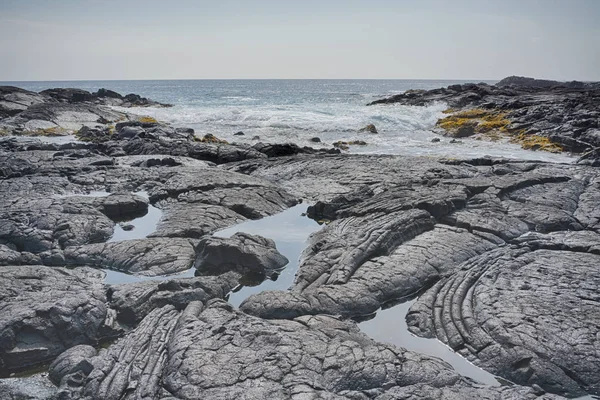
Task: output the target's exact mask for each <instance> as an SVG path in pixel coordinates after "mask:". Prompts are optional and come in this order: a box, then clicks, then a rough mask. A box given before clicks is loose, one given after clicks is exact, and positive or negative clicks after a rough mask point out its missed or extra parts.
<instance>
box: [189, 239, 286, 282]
mask: <svg viewBox="0 0 600 400" xmlns="http://www.w3.org/2000/svg"><path fill="white" fill-rule="evenodd" d="M197 254H198V256H197V258H196V261H195V263H194V267H195V268H196V275H220V274H222V273H223V272H227V271H235V272H238V273H240V274H242V275H247V274H249V275H252V276H260V277H262V279H261V280H264V279H265V278H266V277H267V276H270V275H271V274H273V272H275V271H277V270H280V269H281V268H283V267H285V266H286V265H287V263H288V262H289V260H288V259H287V258H286V257H285V256H283V255H282V254H281V253H279V252H278V251H277V248H276V246H275V242H274V241H273V240H271V239H267V238H264V237H262V236H258V235H249V234H247V233H242V232H238V233H235V234H234V235H233V236H231V237H230V238H221V237H215V236H212V237H207V238H204V239H202V240H201V241H200V243H199V244H198V248H197Z"/></svg>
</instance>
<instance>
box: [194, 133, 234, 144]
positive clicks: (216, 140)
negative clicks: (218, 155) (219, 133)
mask: <svg viewBox="0 0 600 400" xmlns="http://www.w3.org/2000/svg"><path fill="white" fill-rule="evenodd" d="M196 141H198V142H202V143H217V144H220V143H222V144H227V140H224V139H219V138H218V137H216V136H215V135H213V134H212V133H207V134H206V135H204V136H203V137H202V138H200V139H196Z"/></svg>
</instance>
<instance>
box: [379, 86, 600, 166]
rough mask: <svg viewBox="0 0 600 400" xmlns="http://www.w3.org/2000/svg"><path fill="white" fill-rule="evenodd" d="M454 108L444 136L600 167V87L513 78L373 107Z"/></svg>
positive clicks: (441, 124) (409, 94)
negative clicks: (576, 157)
mask: <svg viewBox="0 0 600 400" xmlns="http://www.w3.org/2000/svg"><path fill="white" fill-rule="evenodd" d="M434 102H443V103H445V104H447V105H448V109H447V110H446V113H447V114H448V116H447V117H446V118H443V119H440V120H439V121H438V124H437V128H438V131H439V132H441V133H442V134H446V135H449V136H454V137H468V136H475V137H479V138H481V137H484V138H487V139H490V140H498V139H500V138H502V137H506V138H509V139H510V140H511V141H513V142H514V143H518V144H520V145H522V146H523V148H525V149H531V150H547V151H553V152H560V151H567V152H572V153H576V154H580V155H581V156H582V161H583V162H586V163H590V164H594V165H598V163H599V161H598V154H599V150H598V149H599V147H600V83H584V82H577V81H573V82H557V81H548V80H540V79H533V78H525V77H516V76H512V77H508V78H505V79H503V80H501V81H499V82H498V83H496V84H495V85H489V84H486V83H477V84H476V83H467V84H463V85H451V86H448V87H447V88H439V89H433V90H409V91H406V92H405V93H402V94H398V95H395V96H392V97H388V98H385V99H381V100H376V101H374V102H371V103H369V104H368V105H369V106H375V105H380V106H381V105H386V104H395V103H397V104H404V105H412V106H424V105H427V104H431V103H434Z"/></svg>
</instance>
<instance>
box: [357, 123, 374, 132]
mask: <svg viewBox="0 0 600 400" xmlns="http://www.w3.org/2000/svg"><path fill="white" fill-rule="evenodd" d="M358 131H359V132H368V133H377V128H376V127H375V125H373V124H369V125H367V126H365V127H364V128H361V129H359V130H358Z"/></svg>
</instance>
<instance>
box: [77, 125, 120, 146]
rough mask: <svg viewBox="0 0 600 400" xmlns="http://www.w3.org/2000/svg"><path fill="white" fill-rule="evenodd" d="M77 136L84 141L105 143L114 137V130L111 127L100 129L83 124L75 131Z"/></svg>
mask: <svg viewBox="0 0 600 400" xmlns="http://www.w3.org/2000/svg"><path fill="white" fill-rule="evenodd" d="M75 136H77V138H78V139H79V140H81V141H84V142H92V143H103V142H107V141H109V140H111V139H112V131H111V130H110V128H102V129H100V128H90V127H88V126H83V127H81V129H79V130H78V131H77V132H75Z"/></svg>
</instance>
